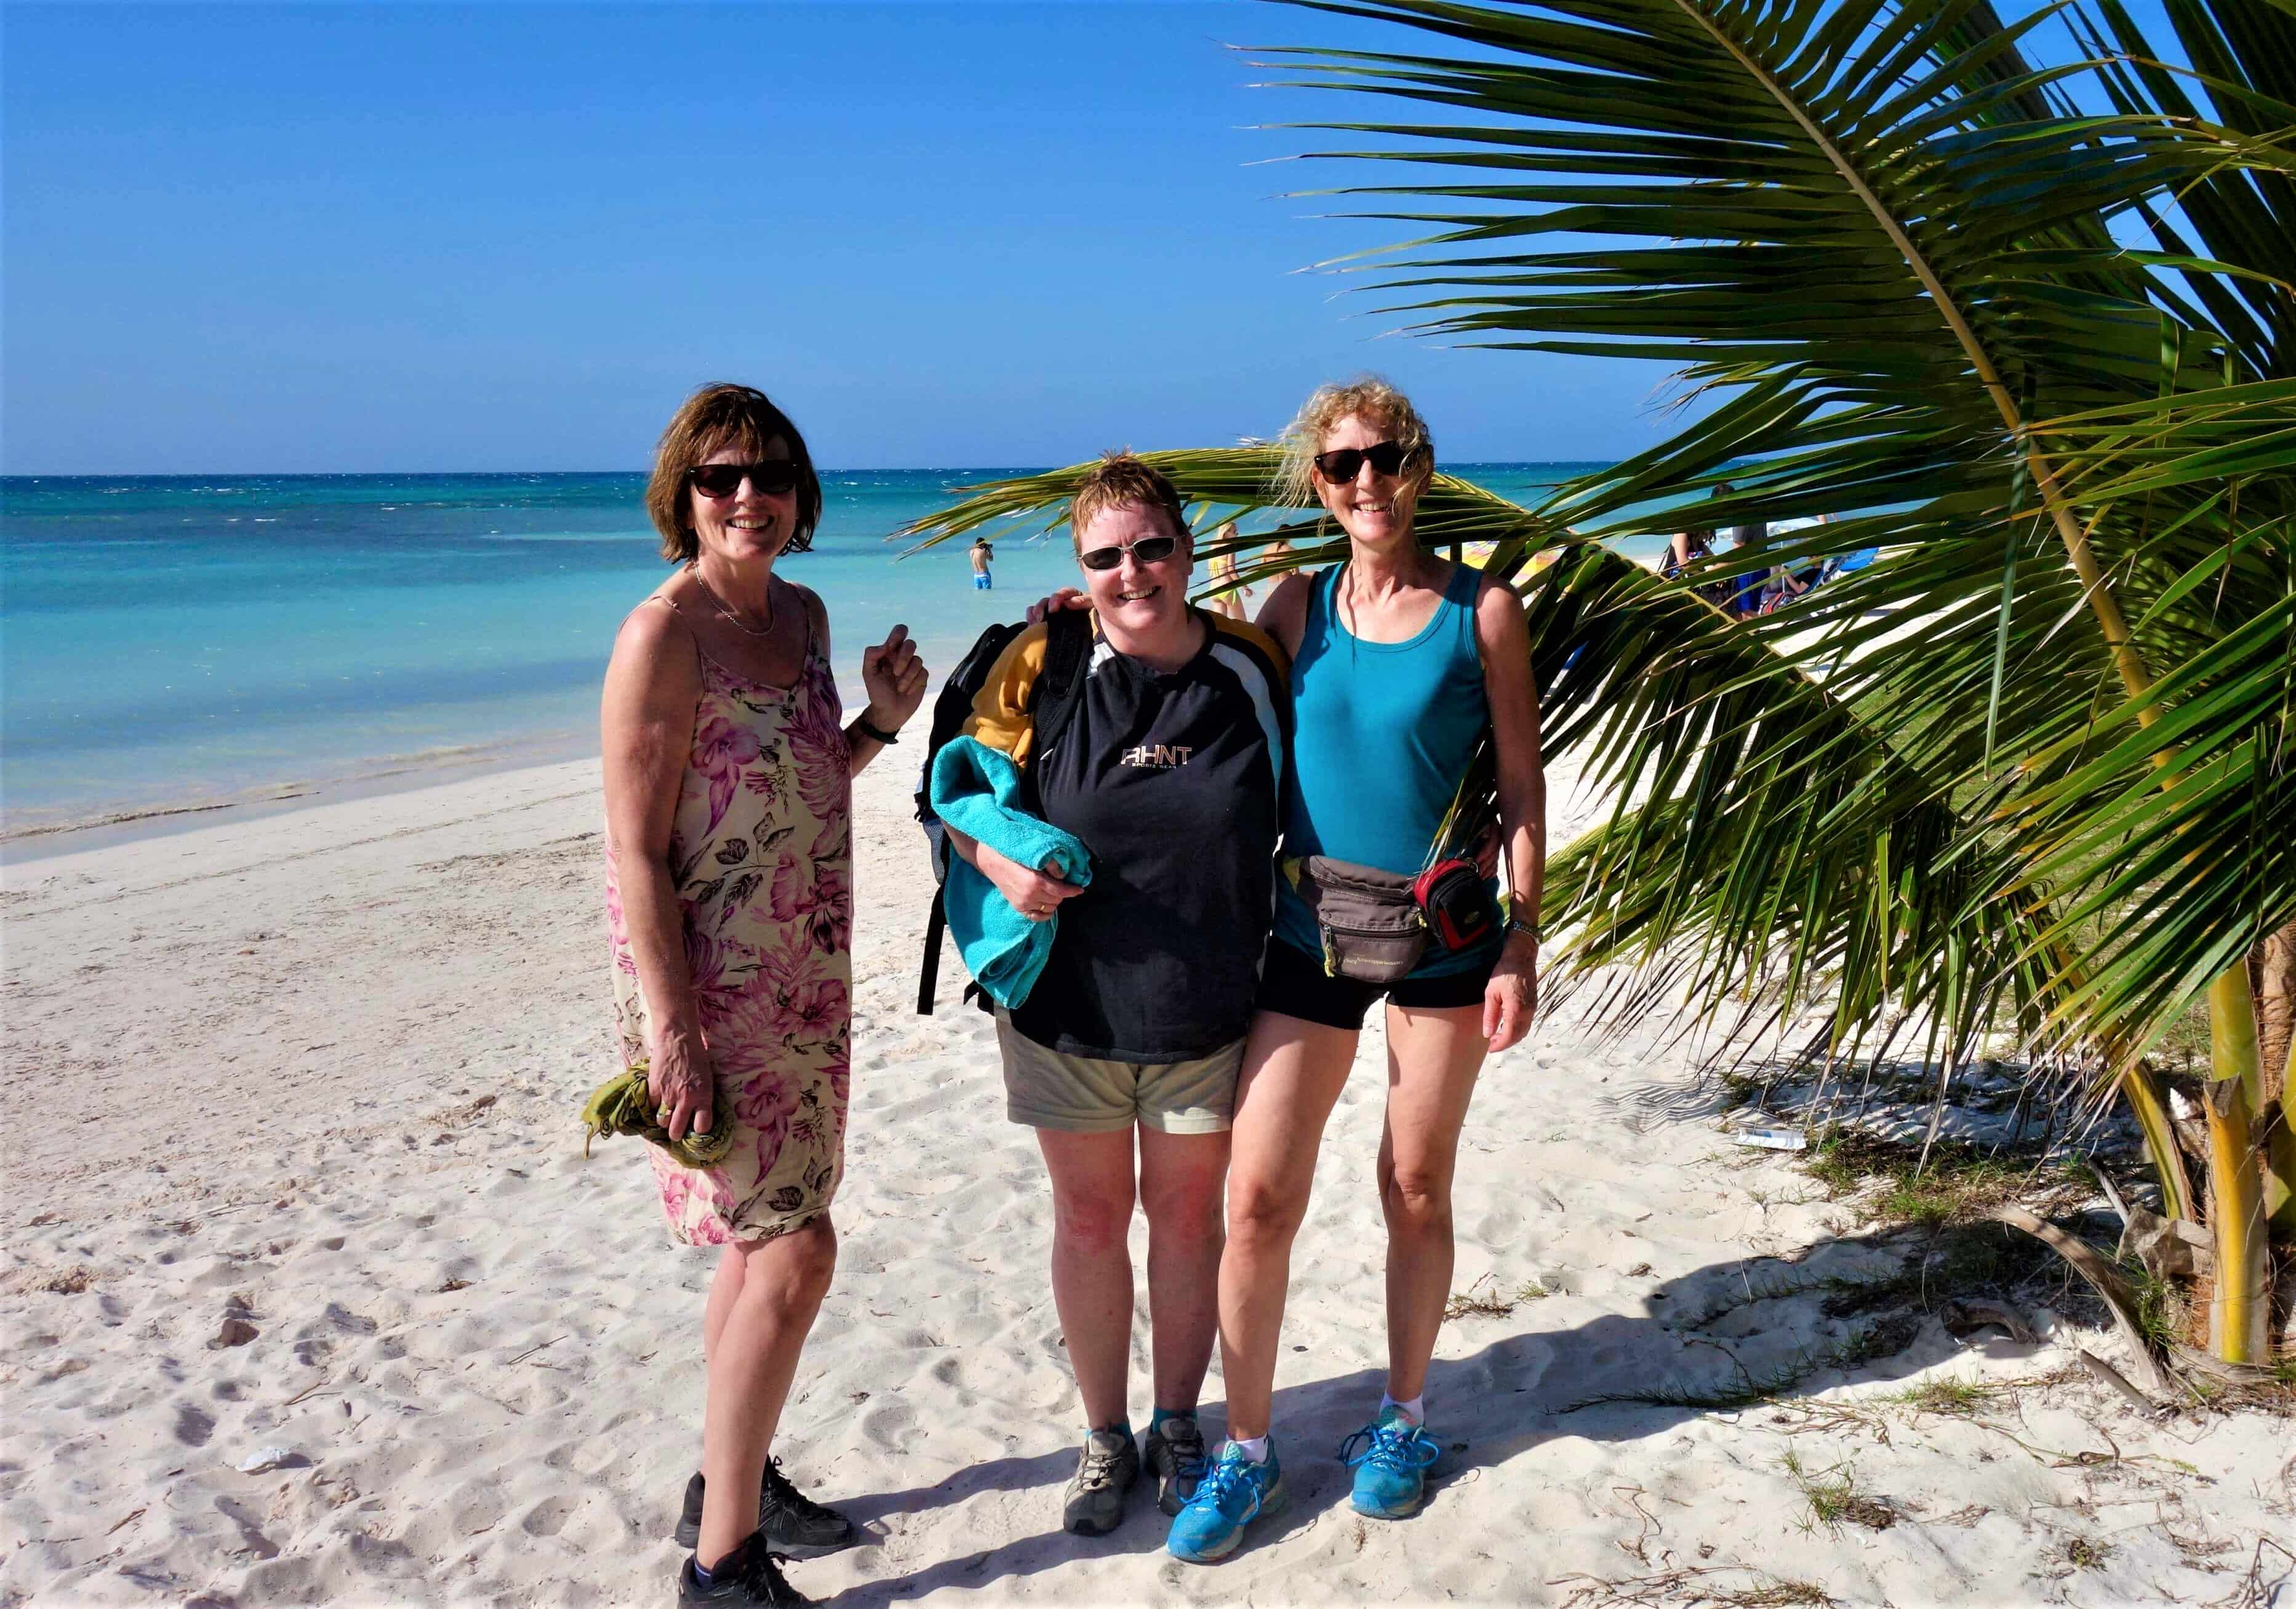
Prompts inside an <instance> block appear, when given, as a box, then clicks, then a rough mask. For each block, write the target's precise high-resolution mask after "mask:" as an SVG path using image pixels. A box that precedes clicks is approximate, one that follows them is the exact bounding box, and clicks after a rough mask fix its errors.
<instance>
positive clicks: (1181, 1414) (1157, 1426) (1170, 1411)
mask: <svg viewBox="0 0 2296 1609" xmlns="http://www.w3.org/2000/svg"><path fill="white" fill-rule="evenodd" d="M1195 1417H1196V1410H1195V1409H1194V1408H1158V1409H1157V1410H1156V1415H1155V1417H1153V1418H1152V1419H1150V1420H1149V1421H1148V1433H1149V1434H1150V1435H1154V1434H1155V1433H1157V1432H1158V1431H1160V1430H1161V1429H1163V1428H1164V1424H1165V1421H1167V1420H1169V1419H1185V1420H1187V1421H1188V1422H1189V1423H1190V1424H1193V1423H1195Z"/></svg>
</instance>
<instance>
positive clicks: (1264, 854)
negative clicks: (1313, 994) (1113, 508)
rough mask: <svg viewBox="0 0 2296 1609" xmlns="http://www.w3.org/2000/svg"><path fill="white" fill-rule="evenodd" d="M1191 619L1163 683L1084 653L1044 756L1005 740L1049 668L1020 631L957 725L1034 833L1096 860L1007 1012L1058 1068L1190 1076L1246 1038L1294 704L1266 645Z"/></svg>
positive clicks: (1277, 658) (1101, 650)
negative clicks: (1069, 843)
mask: <svg viewBox="0 0 2296 1609" xmlns="http://www.w3.org/2000/svg"><path fill="white" fill-rule="evenodd" d="M1197 619H1198V620H1200V621H1201V622H1202V623H1203V624H1204V625H1205V626H1206V627H1208V628H1209V629H1207V631H1206V632H1205V636H1204V645H1203V646H1202V648H1201V649H1200V650H1199V651H1198V652H1197V653H1196V655H1195V657H1194V658H1193V659H1192V660H1190V661H1188V662H1187V663H1186V664H1185V665H1183V666H1181V667H1180V668H1179V669H1177V670H1175V671H1172V672H1169V674H1167V673H1160V672H1158V671H1155V670H1152V669H1149V668H1148V667H1147V666H1145V665H1144V664H1142V663H1140V662H1139V661H1136V660H1133V659H1130V658H1128V657H1127V656H1125V655H1123V654H1120V653H1117V652H1116V651H1115V650H1114V649H1112V648H1111V647H1110V646H1109V645H1108V644H1106V643H1105V642H1100V643H1096V644H1095V645H1094V648H1093V654H1092V662H1091V669H1090V671H1089V673H1088V675H1087V679H1086V682H1085V686H1084V691H1083V694H1082V696H1081V697H1080V698H1079V699H1078V702H1077V707H1076V710H1075V712H1074V714H1073V715H1071V716H1070V719H1069V724H1068V727H1067V728H1066V729H1065V730H1064V731H1063V732H1062V734H1061V736H1060V739H1059V741H1058V742H1057V743H1054V745H1053V746H1052V748H1051V750H1050V751H1048V752H1046V753H1044V754H1031V753H1029V752H1027V750H1028V748H1029V743H1027V742H1026V741H1025V740H1023V741H1018V742H1016V741H1015V740H1016V739H1020V738H1021V734H1022V733H1023V732H1024V731H1025V730H1026V729H1027V728H1026V717H1025V714H1024V713H1023V712H1024V711H1025V710H1026V708H1027V701H1028V694H1029V687H1030V686H1031V685H1032V684H1033V682H1034V679H1035V677H1036V674H1037V671H1038V670H1039V669H1041V667H1042V665H1043V661H1044V630H1043V628H1041V627H1037V628H1031V629H1030V630H1029V631H1028V632H1026V633H1023V634H1022V636H1021V637H1019V638H1017V639H1015V640H1014V641H1013V644H1010V645H1009V646H1008V647H1007V648H1006V649H1005V654H1004V656H1003V657H1002V658H1001V659H1000V661H999V662H998V665H997V667H996V669H995V670H993V671H992V672H991V673H990V676H989V678H988V685H985V686H984V687H983V688H982V689H981V694H980V699H979V701H977V702H976V705H975V709H976V717H975V719H974V720H973V721H972V722H969V723H968V725H967V731H968V735H972V736H974V737H977V738H979V739H980V741H982V742H983V743H991V744H993V745H994V746H996V747H1000V748H1004V749H1006V750H1007V751H1010V752H1013V755H1014V758H1015V759H1017V760H1020V761H1021V762H1022V763H1023V764H1025V765H1026V767H1027V768H1028V769H1029V773H1030V776H1031V777H1032V780H1033V782H1034V784H1035V788H1036V792H1037V800H1038V801H1039V803H1040V805H1041V807H1042V809H1043V811H1044V816H1045V819H1046V820H1047V821H1050V822H1051V823H1052V824H1053V825H1055V826H1057V827H1060V828H1062V829H1063V830H1064V831H1067V832H1070V833H1074V834H1075V835H1076V836H1077V837H1078V839H1079V840H1080V841H1082V842H1083V844H1084V846H1085V848H1086V849H1087V850H1089V851H1090V852H1091V854H1092V884H1091V886H1090V887H1089V888H1087V889H1086V890H1085V891H1084V892H1083V893H1081V894H1079V895H1078V896H1077V897H1076V898H1075V899H1070V900H1067V901H1065V902H1063V903H1062V906H1061V910H1060V928H1059V931H1058V932H1057V934H1056V935H1055V937H1054V941H1053V951H1052V956H1051V957H1050V959H1049V960H1048V961H1047V962H1046V965H1045V970H1044V973H1043V974H1042V975H1041V976H1040V977H1038V979H1037V984H1036V987H1035V988H1034V989H1031V990H1030V991H1029V997H1028V998H1027V999H1025V1000H1023V1001H1022V1002H1021V1004H1020V1005H1019V1006H1015V1007H1014V1008H1013V1013H1012V1020H1013V1027H1014V1028H1015V1029H1016V1030H1019V1031H1020V1032H1021V1033H1022V1034H1024V1035H1026V1036H1027V1037H1028V1038H1031V1039H1033V1040H1035V1041H1036V1042H1037V1044H1039V1045H1044V1046H1047V1047H1050V1048H1052V1049H1054V1050H1058V1051H1062V1052H1064V1053H1066V1054H1068V1055H1084V1056H1097V1057H1103V1058H1105V1059H1108V1060H1111V1061H1122V1062H1152V1063H1157V1062H1181V1061H1187V1060H1190V1059H1192V1058H1193V1057H1196V1056H1201V1055H1210V1054H1211V1053H1212V1052H1213V1051H1215V1050H1218V1048H1219V1047H1222V1046H1224V1045H1226V1044H1229V1043H1231V1042H1233V1041H1234V1040H1235V1039H1238V1038H1242V1036H1243V1032H1244V1030H1245V1028H1246V1027H1247V1026H1249V1024H1250V1022H1251V1001H1252V995H1253V992H1254V990H1255V989H1256V988H1257V986H1258V983H1259V962H1260V956H1261V953H1262V951H1263V950H1264V949H1265V948H1267V930H1268V925H1269V923H1270V920H1271V916H1272V913H1273V910H1274V905H1275V841H1276V834H1277V824H1278V803H1279V800H1280V799H1281V797H1282V786H1281V783H1282V776H1283V765H1284V763H1285V756H1286V753H1287V751H1288V747H1289V735H1290V730H1291V713H1290V693H1289V688H1288V685H1287V678H1286V676H1285V673H1284V670H1283V654H1282V651H1281V650H1279V649H1278V648H1276V646H1275V644H1274V643H1273V642H1272V641H1271V640H1270V639H1269V638H1268V637H1267V636H1266V635H1265V634H1263V633H1262V632H1260V631H1259V629H1258V628H1255V627H1251V626H1248V625H1245V624H1243V623H1242V622H1241V621H1235V620H1226V619H1224V618H1221V617H1216V616H1211V615H1207V614H1203V613H1201V612H1198V614H1197ZM1000 740H1001V741H1000Z"/></svg>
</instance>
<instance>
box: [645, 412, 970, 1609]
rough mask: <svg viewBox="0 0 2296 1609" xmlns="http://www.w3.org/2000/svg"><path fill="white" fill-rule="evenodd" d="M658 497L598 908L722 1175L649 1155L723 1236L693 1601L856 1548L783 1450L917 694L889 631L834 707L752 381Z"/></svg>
mask: <svg viewBox="0 0 2296 1609" xmlns="http://www.w3.org/2000/svg"><path fill="white" fill-rule="evenodd" d="M646 505H647V509H648V512H649V513H651V514H652V518H653V522H654V526H655V528H656V529H658V530H659V531H660V534H661V538H662V554H663V556H664V557H665V558H667V559H669V560H671V561H673V562H680V563H681V565H682V567H681V568H680V570H679V571H677V573H676V574H675V575H674V576H672V577H671V578H670V579H668V581H666V582H665V583H663V585H662V586H661V587H659V588H658V589H657V590H656V591H655V592H654V594H653V595H652V596H651V597H649V598H647V599H646V600H645V602H644V603H642V604H640V605H639V607H638V608H637V609H635V611H633V612H631V614H630V616H629V618H628V620H626V621H624V622H623V625H622V629H621V633H620V635H619V636H618V637H617V638H616V640H615V643H614V656H613V661H612V663H611V665H610V666H609V667H608V669H607V671H606V687H605V697H604V700H603V709H602V715H601V719H602V727H603V739H604V750H605V784H606V907H607V913H608V916H609V919H610V924H611V932H612V942H613V957H614V1001H615V1012H614V1014H615V1021H616V1024H617V1026H618V1028H619V1038H620V1054H621V1056H622V1061H623V1065H624V1066H626V1067H629V1068H638V1067H644V1069H645V1070H646V1078H647V1083H648V1086H649V1088H651V1090H652V1096H653V1098H654V1101H655V1102H656V1104H657V1105H658V1106H659V1108H660V1113H661V1120H662V1121H663V1123H664V1125H665V1126H666V1127H667V1128H668V1130H669V1133H670V1136H671V1137H673V1138H682V1137H685V1136H686V1135H688V1134H689V1133H692V1134H701V1135H719V1136H721V1137H722V1134H723V1131H724V1130H725V1129H726V1127H728V1126H730V1127H731V1129H732V1144H731V1148H730V1149H729V1150H728V1151H726V1153H725V1154H724V1156H723V1157H722V1158H721V1159H720V1160H719V1161H718V1162H716V1163H715V1164H714V1165H712V1166H710V1167H708V1168H705V1169H687V1168H685V1167H682V1166H680V1165H679V1164H678V1163H677V1162H676V1161H674V1160H673V1159H672V1158H671V1157H670V1156H669V1154H668V1153H667V1152H664V1151H662V1150H660V1148H658V1147H657V1148H654V1149H653V1151H652V1158H653V1168H654V1173H655V1176H656V1178H658V1179H659V1180H660V1186H661V1199H662V1206H663V1209H664V1211H666V1212H667V1214H668V1219H669V1227H670V1233H671V1235H672V1237H673V1238H674V1239H676V1241H678V1242H679V1243H681V1244H686V1245H709V1246H718V1247H722V1248H723V1250H722V1252H721V1253H720V1256H719V1260H718V1264H717V1277H716V1279H715V1281H714V1282H713V1283H712V1285H711V1286H710V1291H709V1302H708V1305H707V1307H706V1308H705V1309H704V1310H703V1315H702V1350H703V1354H704V1356H705V1357H706V1358H707V1359H708V1362H709V1400H708V1405H707V1408H706V1409H705V1411H704V1415H703V1420H702V1441H701V1445H702V1457H701V1472H700V1473H699V1474H696V1475H695V1476H694V1477H693V1480H692V1481H691V1482H689V1483H688V1485H687V1489H686V1500H685V1513H684V1515H682V1516H681V1519H680V1522H679V1523H678V1526H677V1530H676V1535H677V1538H678V1539H679V1541H680V1542H682V1543H684V1544H685V1546H687V1547H692V1548H693V1558H691V1559H689V1560H687V1561H686V1562H685V1564H684V1565H682V1566H681V1568H680V1570H679V1574H678V1597H679V1601H680V1603H681V1604H701V1603H728V1604H775V1605H781V1604H792V1603H801V1602H803V1601H804V1600H803V1599H801V1598H799V1597H798V1596H797V1595H796V1594H795V1593H794V1592H793V1591H792V1590H791V1588H790V1587H789V1585H788V1583H787V1582H786V1581H784V1580H783V1579H782V1576H781V1574H780V1572H779V1571H778V1569H777V1568H776V1567H775V1563H774V1559H773V1555H775V1554H780V1555H784V1556H791V1557H804V1556H812V1555H817V1554H821V1553H827V1552H833V1551H835V1550H836V1549H837V1548H839V1547H846V1546H849V1544H850V1543H851V1542H852V1541H853V1540H854V1531H853V1528H852V1526H851V1524H850V1523H849V1522H847V1521H846V1520H845V1518H844V1517H843V1516H842V1515H838V1514H837V1513H835V1512H834V1511H833V1510H831V1509H826V1508H824V1507H822V1506H819V1505H817V1504H815V1503H813V1502H811V1501H810V1500H808V1498H805V1497H803V1496H802V1495H801V1494H799V1492H798V1491H797V1490H796V1489H795V1488H794V1487H792V1486H791V1484H790V1482H788V1481H787V1480H786V1479H785V1478H783V1476H782V1474H781V1473H780V1471H779V1470H778V1469H777V1468H775V1466H774V1465H772V1464H770V1463H769V1462H768V1455H769V1453H770V1450H771V1448H772V1445H773V1439H774V1431H775V1425H776V1424H777V1422H778V1421H779V1419H780V1416H781V1410H782V1405H783V1402H784V1401H785V1400H787V1398H788V1395H789V1390H790V1383H791V1379H792V1378H793V1377H794V1375H795V1374H796V1371H797V1362H798V1354H799V1350H801V1349H802V1348H803V1346H804V1344H805V1338H806V1334H807V1332H808V1331H809V1330H810V1329H811V1328H812V1326H813V1320H814V1317H815V1315H816V1313H817V1312H818V1311H819V1310H820V1307H821V1301H822V1299H823V1297H824V1295H825V1294H826V1293H827V1292H828V1289H829V1282H830V1277H831V1275H832V1272H833V1271H834V1269H835V1268H836V1262H837V1234H836V1231H835V1229H834V1228H832V1226H831V1224H830V1219H829V1203H830V1200H831V1198H832V1196H834V1195H835V1194H836V1192H837V1184H838V1179H839V1177H840V1174H841V1172H842V1170H843V1164H844V1154H845V1112H846V1099H847V1094H848V1087H849V1066H850V1061H849V1047H848V1034H849V1020H850V1014H851V996H850V985H851V963H850V953H849V952H850V948H851V941H852V926H853V874H852V830H851V822H850V815H851V792H852V778H853V776H854V775H855V774H856V773H857V772H858V771H859V770H860V769H861V768H862V767H864V766H865V765H867V764H868V763H869V761H870V760H871V759H873V758H874V756H875V755H876V753H877V751H878V750H879V749H881V748H882V747H883V746H884V745H885V744H887V743H892V742H893V741H894V739H895V737H896V735H898V732H899V730H900V728H901V726H902V725H903V723H904V722H906V720H907V719H908V718H909V717H910V716H911V715H912V714H914V712H915V710H916V708H917V705H918V703H919V702H920V701H921V700H922V698H923V696H924V686H925V668H924V666H923V664H922V661H919V660H918V659H917V657H916V653H915V650H914V647H913V646H912V645H911V644H910V643H909V641H908V636H907V630H906V628H904V627H900V626H896V627H894V628H893V629H892V632H891V634H890V636H887V637H886V639H885V641H884V642H883V643H882V644H880V645H879V646H877V647H874V648H871V649H869V650H867V651H866V652H865V653H863V654H862V656H861V679H862V685H863V686H864V687H865V689H866V691H867V693H868V699H869V702H868V707H867V708H866V709H865V710H863V711H862V713H861V715H860V717H859V718H857V719H855V720H853V721H850V722H848V723H845V724H844V725H842V726H840V724H839V715H840V710H839V707H838V699H837V686H836V682H835V680H834V678H833V677H832V675H831V673H830V669H829V620H828V616H827V613H826V612H825V611H824V609H823V607H822V603H821V600H820V599H819V598H818V597H816V595H814V594H813V593H811V592H810V591H808V589H806V588H805V587H799V586H797V585H795V584H793V583H791V582H790V581H787V580H783V579H781V578H780V577H778V576H776V575H775V573H774V566H775V561H776V560H778V559H779V558H780V557H781V556H782V555H783V554H788V553H801V552H803V551H804V550H805V549H806V548H807V547H808V546H810V545H811V541H812V537H813V530H814V527H815V525H816V523H817V522H818V521H819V520H820V517H821V483H820V480H819V479H818V478H817V477H816V474H815V472H814V469H813V465H812V462H811V460H810V458H809V457H808V455H807V453H806V447H805V441H804V439H803V438H802V437H800V436H799V434H798V431H797V427H796V426H795V425H793V424H792V423H790V420H789V418H788V416H787V415H784V414H783V413H782V411H781V410H780V409H779V408H776V407H775V406H774V405H773V403H772V402H771V401H769V400H768V399H767V398H766V396H765V395H764V394H763V393H762V392H759V391H755V390H750V389H749V388H748V387H746V386H734V385H713V386H707V387H704V388H703V389H702V390H700V391H697V392H696V393H694V395H693V398H691V399H690V400H689V401H688V402H687V403H686V405H685V407H683V408H682V409H680V410H679V411H678V414H677V416H676V418H675V419H673V420H671V421H670V424H669V428H668V430H667V431H664V432H663V434H662V439H661V444H660V448H659V449H658V451H657V453H656V456H655V461H654V469H653V476H652V482H651V483H650V485H649V486H648V488H647V491H646Z"/></svg>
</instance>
